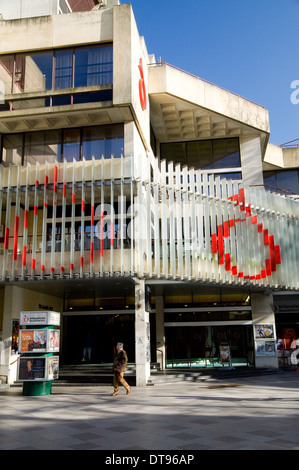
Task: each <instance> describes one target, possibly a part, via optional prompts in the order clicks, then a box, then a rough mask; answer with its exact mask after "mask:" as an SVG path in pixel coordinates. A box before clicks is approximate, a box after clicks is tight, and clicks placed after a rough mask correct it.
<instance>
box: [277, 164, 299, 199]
mask: <svg viewBox="0 0 299 470" xmlns="http://www.w3.org/2000/svg"><path fill="white" fill-rule="evenodd" d="M276 186H277V188H278V189H282V190H284V191H290V192H292V193H296V194H299V180H298V170H290V171H277V172H276Z"/></svg>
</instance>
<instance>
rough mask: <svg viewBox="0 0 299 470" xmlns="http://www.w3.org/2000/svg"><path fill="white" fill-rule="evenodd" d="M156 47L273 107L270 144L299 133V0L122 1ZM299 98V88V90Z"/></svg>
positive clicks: (174, 61) (164, 56)
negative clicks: (297, 100) (297, 101)
mask: <svg viewBox="0 0 299 470" xmlns="http://www.w3.org/2000/svg"><path fill="white" fill-rule="evenodd" d="M121 3H131V4H132V6H133V10H134V14H135V18H136V22H137V26H138V29H139V33H140V35H141V36H144V38H145V42H146V45H147V49H148V52H149V53H150V54H155V56H156V60H157V61H160V60H161V61H162V62H167V63H169V64H171V65H174V66H176V67H179V68H181V69H183V70H185V71H187V72H190V73H193V74H194V75H196V76H198V77H201V78H203V79H205V80H208V81H210V82H213V83H215V84H216V85H219V86H222V87H224V88H226V89H227V90H230V91H233V92H234V93H237V94H239V95H241V96H244V97H246V98H248V99H250V100H252V101H254V102H256V103H259V104H261V105H262V106H264V107H265V108H266V109H268V111H269V116H270V128H271V135H270V142H273V143H275V144H277V145H280V144H283V143H285V142H289V141H292V140H294V139H298V138H299V104H292V102H291V95H292V93H294V91H296V89H299V86H298V85H297V87H296V89H295V90H294V89H292V88H291V84H292V82H293V81H295V80H297V81H298V84H299V27H298V20H299V0H131V1H128V2H127V1H125V0H121ZM297 97H299V92H298V93H297Z"/></svg>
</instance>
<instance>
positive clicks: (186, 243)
mask: <svg viewBox="0 0 299 470" xmlns="http://www.w3.org/2000/svg"><path fill="white" fill-rule="evenodd" d="M182 215H183V247H184V253H185V276H186V277H187V279H188V280H189V281H190V280H191V254H190V248H191V246H190V222H189V191H188V175H187V167H186V166H185V167H184V168H183V189H182Z"/></svg>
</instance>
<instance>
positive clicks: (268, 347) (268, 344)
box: [255, 341, 276, 357]
mask: <svg viewBox="0 0 299 470" xmlns="http://www.w3.org/2000/svg"><path fill="white" fill-rule="evenodd" d="M255 352H256V356H259V357H261V356H276V350H275V341H256V345H255Z"/></svg>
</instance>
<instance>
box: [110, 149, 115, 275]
mask: <svg viewBox="0 0 299 470" xmlns="http://www.w3.org/2000/svg"><path fill="white" fill-rule="evenodd" d="M110 165H111V167H110V184H111V186H110V207H111V215H110V276H112V275H113V271H114V267H113V259H114V237H115V217H114V156H113V155H111V159H110Z"/></svg>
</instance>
